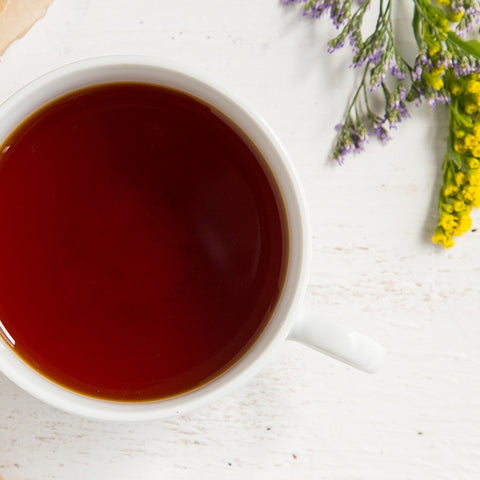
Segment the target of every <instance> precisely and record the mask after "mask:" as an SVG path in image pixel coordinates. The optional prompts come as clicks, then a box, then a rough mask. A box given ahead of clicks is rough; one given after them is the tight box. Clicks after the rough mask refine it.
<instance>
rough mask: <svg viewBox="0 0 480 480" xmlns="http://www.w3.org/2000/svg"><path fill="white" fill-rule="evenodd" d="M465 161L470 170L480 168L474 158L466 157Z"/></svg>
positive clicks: (479, 163)
mask: <svg viewBox="0 0 480 480" xmlns="http://www.w3.org/2000/svg"><path fill="white" fill-rule="evenodd" d="M465 160H466V162H467V165H468V166H469V167H470V168H478V167H479V166H480V162H479V161H478V159H477V158H475V157H467V158H466V159H465Z"/></svg>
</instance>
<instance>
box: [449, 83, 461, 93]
mask: <svg viewBox="0 0 480 480" xmlns="http://www.w3.org/2000/svg"><path fill="white" fill-rule="evenodd" d="M462 90H463V89H462V86H461V85H460V84H459V83H458V82H453V83H452V84H451V85H450V91H451V92H452V95H460V94H461V93H462Z"/></svg>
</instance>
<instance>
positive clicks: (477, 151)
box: [453, 145, 480, 158]
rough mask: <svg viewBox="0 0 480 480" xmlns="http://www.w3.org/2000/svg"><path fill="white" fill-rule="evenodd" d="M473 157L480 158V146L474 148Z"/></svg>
mask: <svg viewBox="0 0 480 480" xmlns="http://www.w3.org/2000/svg"><path fill="white" fill-rule="evenodd" d="M453 149H454V150H455V145H454V146H453ZM459 153H465V152H459ZM472 155H473V156H474V157H477V158H480V145H476V146H475V147H473V148H472Z"/></svg>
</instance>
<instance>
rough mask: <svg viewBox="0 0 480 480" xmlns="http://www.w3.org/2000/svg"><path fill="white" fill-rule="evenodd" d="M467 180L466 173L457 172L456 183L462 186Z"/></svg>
mask: <svg viewBox="0 0 480 480" xmlns="http://www.w3.org/2000/svg"><path fill="white" fill-rule="evenodd" d="M464 182H465V174H464V173H463V172H457V173H456V174H455V183H456V184H457V185H458V186H460V185H462V184H463V183H464Z"/></svg>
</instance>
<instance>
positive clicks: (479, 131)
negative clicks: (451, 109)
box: [472, 123, 480, 140]
mask: <svg viewBox="0 0 480 480" xmlns="http://www.w3.org/2000/svg"><path fill="white" fill-rule="evenodd" d="M472 133H473V134H474V135H475V138H476V139H477V140H480V123H475V124H474V125H473V127H472Z"/></svg>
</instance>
